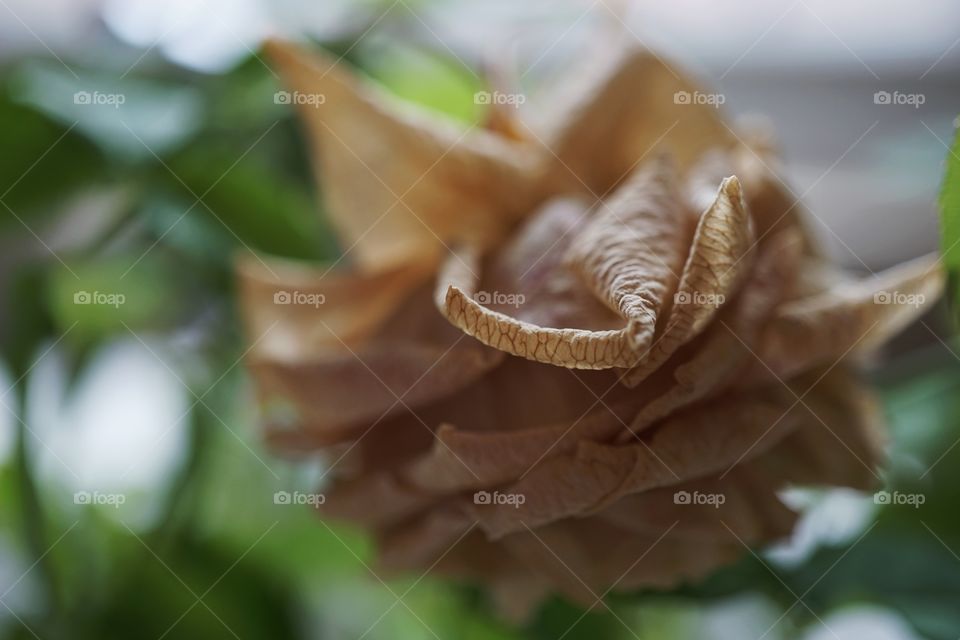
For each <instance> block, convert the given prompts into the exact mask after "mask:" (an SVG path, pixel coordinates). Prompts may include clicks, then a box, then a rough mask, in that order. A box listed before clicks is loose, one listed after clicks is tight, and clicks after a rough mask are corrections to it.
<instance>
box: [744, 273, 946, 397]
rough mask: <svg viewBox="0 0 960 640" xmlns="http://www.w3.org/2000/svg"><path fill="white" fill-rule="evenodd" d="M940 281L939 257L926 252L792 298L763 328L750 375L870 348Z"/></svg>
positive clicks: (797, 369) (791, 369)
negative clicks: (860, 277) (868, 274)
mask: <svg viewBox="0 0 960 640" xmlns="http://www.w3.org/2000/svg"><path fill="white" fill-rule="evenodd" d="M943 285H944V275H943V270H942V269H941V267H940V264H939V260H938V259H937V258H935V257H934V256H927V257H924V258H918V259H917V260H914V261H912V262H908V263H906V264H903V265H900V266H897V267H894V268H892V269H889V270H887V271H884V272H882V273H880V274H878V275H877V276H876V277H874V278H868V279H864V280H860V281H857V282H853V283H850V282H843V283H840V284H837V285H834V286H832V287H830V288H829V289H827V290H826V291H822V292H820V293H817V294H814V295H810V296H805V297H802V298H798V299H796V300H793V301H791V302H789V303H787V304H785V305H783V306H782V307H781V308H780V309H779V310H778V311H777V314H776V316H775V317H774V318H773V320H772V321H771V323H770V324H769V325H768V326H767V328H766V330H765V332H764V337H763V342H762V345H761V348H760V350H759V352H758V354H759V359H760V360H761V362H762V364H758V365H757V367H756V371H755V375H754V379H756V378H761V379H769V378H770V377H773V376H775V377H777V378H782V379H785V378H788V377H790V376H793V375H796V374H798V373H801V372H803V371H806V370H809V369H810V368H812V367H815V366H817V365H820V364H831V363H833V362H835V361H836V360H838V359H840V358H843V357H845V356H847V355H849V354H850V353H851V352H853V351H858V352H863V351H869V350H871V349H874V348H876V347H877V346H879V345H880V344H882V343H883V342H885V341H886V340H888V339H889V338H890V337H891V336H893V335H895V334H897V333H898V332H899V331H900V330H901V329H903V328H904V327H905V326H906V325H907V324H909V323H910V322H911V321H913V320H914V319H915V318H916V317H917V316H918V315H920V313H922V311H923V310H924V309H926V308H927V306H928V305H930V304H932V303H933V302H934V301H935V300H936V299H937V298H938V297H939V296H940V294H941V292H942V290H943Z"/></svg>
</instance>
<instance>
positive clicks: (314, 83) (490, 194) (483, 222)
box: [267, 42, 536, 271]
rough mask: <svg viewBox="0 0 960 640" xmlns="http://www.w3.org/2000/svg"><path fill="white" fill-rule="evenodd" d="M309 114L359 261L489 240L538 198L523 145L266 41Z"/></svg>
mask: <svg viewBox="0 0 960 640" xmlns="http://www.w3.org/2000/svg"><path fill="white" fill-rule="evenodd" d="M267 52H268V54H269V56H270V58H271V59H272V60H273V61H274V63H275V64H276V65H277V67H278V70H279V72H280V74H281V75H282V76H283V79H284V81H285V83H286V85H287V87H288V88H289V89H290V90H291V92H292V95H294V96H300V95H303V96H306V97H307V98H310V99H309V100H307V99H303V100H299V99H298V100H297V101H295V103H296V105H297V106H298V108H299V111H300V114H301V116H302V117H303V120H304V121H305V123H306V126H307V129H308V133H309V140H310V147H311V152H312V153H313V155H314V157H315V163H314V164H315V168H316V173H317V179H318V182H319V183H320V184H322V185H323V190H324V195H325V198H326V202H327V208H328V211H329V214H330V216H331V219H332V221H333V223H334V227H335V228H336V230H337V233H338V235H339V236H340V240H341V242H342V243H343V245H344V246H346V247H348V248H349V250H350V254H351V255H352V256H354V257H355V258H356V261H357V263H358V265H359V266H360V268H361V269H362V270H364V271H379V270H381V269H386V268H390V267H393V266H396V265H397V264H400V263H406V262H421V263H431V262H433V261H435V260H436V259H437V258H438V257H439V255H440V254H441V253H442V251H443V249H444V244H452V243H454V242H462V241H470V242H475V243H477V244H481V245H489V243H491V242H493V241H494V240H495V239H498V238H500V237H501V236H502V235H503V233H504V232H505V231H506V229H507V228H508V226H509V225H510V224H511V222H512V221H514V220H516V219H517V218H519V217H520V216H522V215H524V214H525V213H526V212H527V210H528V209H529V207H530V206H531V205H532V204H533V202H534V200H535V199H536V198H535V197H534V196H533V191H532V188H531V186H530V185H531V181H530V179H529V174H530V167H532V164H530V162H531V161H532V157H531V156H530V153H529V151H528V150H527V149H526V148H525V147H524V146H521V145H517V144H514V143H512V142H511V141H509V140H508V139H506V138H504V137H502V136H499V135H497V134H495V133H492V132H489V131H486V130H484V129H471V130H467V131H461V130H459V129H458V127H457V126H456V125H454V124H453V123H452V122H448V121H446V120H444V119H442V118H441V117H440V116H439V115H437V114H431V113H427V112H425V111H421V110H419V109H416V108H414V107H413V106H412V105H404V104H399V103H398V102H399V101H396V100H394V99H392V98H390V97H389V96H387V95H386V94H385V93H384V92H381V91H379V90H377V89H376V88H375V87H374V86H373V85H372V83H368V82H363V81H361V80H360V79H359V78H358V77H357V76H356V75H355V74H354V73H352V72H351V71H349V70H348V69H347V65H346V63H343V62H341V61H340V60H334V59H332V58H329V57H327V56H324V55H321V54H319V53H307V52H306V51H303V50H301V49H299V48H297V47H295V46H292V45H289V44H284V43H280V42H271V43H269V44H268V45H267Z"/></svg>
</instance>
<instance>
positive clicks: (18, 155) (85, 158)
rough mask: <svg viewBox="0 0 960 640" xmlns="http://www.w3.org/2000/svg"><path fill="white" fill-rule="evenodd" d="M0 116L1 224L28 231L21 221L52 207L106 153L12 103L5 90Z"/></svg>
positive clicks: (98, 167)
mask: <svg viewBox="0 0 960 640" xmlns="http://www.w3.org/2000/svg"><path fill="white" fill-rule="evenodd" d="M0 122H2V123H4V126H2V127H0V149H2V150H3V151H2V153H0V200H3V202H4V204H5V205H6V206H2V205H0V229H3V230H8V229H9V230H15V231H18V232H21V231H22V232H23V233H25V234H27V233H28V232H27V230H26V229H24V227H23V226H22V225H23V224H26V225H30V226H31V227H32V226H33V220H34V219H35V218H36V217H37V216H44V215H46V216H48V217H49V215H50V214H52V213H54V211H55V209H56V207H55V206H54V205H55V204H56V202H57V200H58V199H59V198H61V197H62V196H63V195H65V194H68V193H70V192H71V191H73V190H74V189H76V188H77V187H79V186H81V185H84V184H88V183H89V182H90V181H91V180H92V179H94V178H96V177H97V176H98V175H100V174H101V173H103V170H104V165H105V158H104V156H103V154H102V153H100V152H99V151H98V150H97V148H96V147H95V146H94V145H93V144H92V143H91V142H90V141H89V140H87V139H86V138H85V137H84V136H82V135H80V133H79V132H78V131H77V130H76V129H75V128H74V129H71V128H70V125H69V124H66V125H64V124H61V123H59V122H57V121H56V120H54V119H52V118H50V117H48V116H47V115H45V114H43V113H41V112H40V111H38V110H36V109H34V108H32V107H30V106H25V105H19V104H14V103H13V102H11V101H10V98H9V96H8V95H6V94H5V93H0ZM8 207H9V209H8ZM11 210H12V211H13V213H11ZM14 214H16V215H14ZM17 218H19V220H18V219H17ZM35 232H36V233H39V232H40V229H39V228H37V229H35Z"/></svg>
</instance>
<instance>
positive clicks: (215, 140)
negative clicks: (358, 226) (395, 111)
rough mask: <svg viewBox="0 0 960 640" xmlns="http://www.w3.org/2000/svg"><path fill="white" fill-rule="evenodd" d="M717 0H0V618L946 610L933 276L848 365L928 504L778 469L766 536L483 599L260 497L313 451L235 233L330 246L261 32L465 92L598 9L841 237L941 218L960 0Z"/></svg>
mask: <svg viewBox="0 0 960 640" xmlns="http://www.w3.org/2000/svg"><path fill="white" fill-rule="evenodd" d="M734 4H735V6H729V5H730V3H716V2H709V1H708V0H683V1H681V2H674V3H663V2H656V3H655V2H643V1H637V2H621V1H616V0H594V1H590V0H563V1H561V0H528V1H527V2H523V3H519V2H515V1H513V2H511V1H508V0H486V1H484V2H466V1H456V0H445V1H430V0H325V1H324V2H322V3H313V2H308V1H307V0H270V1H268V0H230V1H227V0H0V341H2V352H0V605H2V606H0V638H4V639H8V638H9V639H14V638H16V639H21V638H42V639H44V640H46V639H48V638H50V639H58V638H71V639H73V638H76V639H84V638H97V639H108V638H146V639H148V640H154V639H155V640H160V639H162V638H205V639H213V638H242V639H243V640H255V639H258V638H264V639H266V638H270V639H274V638H295V639H300V638H304V639H306V638H332V639H338V638H371V639H377V638H390V639H396V638H400V639H404V640H405V639H408V638H409V639H413V638H471V639H472V638H476V639H481V638H483V639H500V638H502V639H512V638H527V637H529V638H554V639H555V638H560V637H563V638H571V639H575V638H598V637H600V638H631V637H632V638H638V639H642V640H646V639H648V638H651V639H652V638H664V637H671V638H680V639H683V638H702V637H710V638H717V639H725V638H730V639H737V640H742V639H744V638H747V639H751V638H754V639H756V640H761V639H763V638H768V639H772V640H776V639H787V638H804V639H816V640H820V639H826V638H835V639H838V640H839V639H842V640H846V639H847V638H851V639H852V638H857V639H859V638H867V637H869V638H876V639H883V640H886V639H890V640H894V639H896V640H899V639H913V638H943V639H948V638H949V639H955V638H957V637H958V636H960V607H958V606H957V603H958V602H960V516H958V515H957V505H958V502H960V447H957V446H956V445H957V444H958V441H960V440H958V439H960V423H958V421H960V400H958V398H960V396H958V394H957V393H956V391H957V390H958V388H960V359H958V357H957V354H956V353H955V348H954V346H953V345H954V339H953V333H952V330H951V322H950V320H949V314H948V313H947V310H946V305H942V306H941V307H940V308H938V309H936V310H934V311H933V312H931V313H930V314H928V316H927V317H925V318H924V319H923V321H922V322H920V323H918V324H917V325H916V326H914V327H912V328H911V329H910V330H908V332H906V333H905V334H904V335H903V336H901V337H900V338H899V339H898V340H897V341H895V343H894V344H893V345H891V347H890V348H889V349H888V350H887V352H886V353H885V354H884V355H883V357H882V358H880V359H879V360H878V361H877V362H875V363H873V364H872V367H871V370H870V375H871V377H872V378H873V379H874V381H875V382H876V384H877V385H878V386H879V388H880V390H881V391H882V394H883V399H884V406H885V410H886V414H887V416H888V420H889V421H890V423H891V430H892V435H891V463H890V465H889V468H888V469H887V470H886V471H885V473H884V477H885V481H886V484H887V487H886V489H887V490H889V491H894V490H897V491H902V492H906V493H910V494H911V495H919V496H923V500H922V504H920V505H916V504H914V505H910V504H901V505H883V504H877V503H876V501H875V499H874V496H873V495H862V494H858V493H855V492H851V491H844V490H836V491H829V492H823V491H819V492H814V491H796V492H794V493H792V494H791V496H790V499H791V500H792V501H793V503H794V504H795V505H797V506H798V507H802V508H803V509H804V510H805V516H804V518H803V520H802V524H801V526H800V528H799V529H798V531H797V532H796V534H795V536H794V538H793V539H792V540H789V541H786V542H784V543H783V544H782V545H779V546H778V547H776V548H773V549H767V550H763V552H762V553H760V554H759V555H755V556H748V557H746V558H744V559H743V561H742V562H740V563H739V564H738V565H736V566H734V567H731V568H729V569H727V570H724V571H721V572H720V573H719V574H717V575H716V576H714V577H713V578H712V579H710V580H709V581H707V583H705V584H703V585H695V586H691V587H689V588H684V589H680V590H678V591H676V592H674V593H666V594H665V593H656V594H654V593H649V594H637V596H636V597H630V598H619V599H617V600H615V601H614V602H613V603H612V606H613V608H614V611H615V612H616V615H611V614H608V613H591V614H588V615H587V616H585V617H582V618H581V617H580V616H581V612H580V611H578V610H576V609H574V608H572V607H570V606H568V605H565V604H564V603H562V602H560V601H556V602H552V603H550V604H549V605H548V606H546V607H545V608H544V609H543V610H542V611H540V612H539V613H538V615H537V617H536V618H535V619H534V620H532V621H531V622H530V623H529V625H527V626H526V627H523V628H520V629H516V628H511V627H508V626H506V625H504V624H502V623H500V622H498V621H497V620H496V619H495V618H493V617H492V616H491V613H490V608H489V606H488V603H487V601H486V600H485V598H484V594H482V593H480V592H478V591H475V590H473V589H471V588H470V587H469V585H450V584H444V583H440V582H437V581H434V580H432V579H431V578H429V577H427V578H423V579H420V578H419V577H418V576H412V577H410V579H409V580H406V581H403V580H401V581H397V580H389V581H383V580H381V579H380V577H379V576H377V575H376V574H374V573H373V572H371V571H370V570H369V568H368V564H369V562H370V560H371V549H370V545H369V542H368V541H367V540H365V539H364V538H363V536H361V535H359V534H358V533H357V532H355V531H350V530H347V529H343V528H340V527H334V526H332V525H329V524H327V523H324V522H322V521H320V520H319V519H317V518H315V517H313V515H312V514H311V512H310V509H309V507H305V506H303V505H294V504H283V503H282V502H283V501H282V500H281V501H280V502H281V504H277V503H276V502H277V501H275V500H274V494H275V492H278V491H280V492H288V493H290V492H295V491H304V492H312V491H314V490H315V487H316V483H317V481H318V478H319V477H320V476H321V475H322V473H323V468H322V466H321V465H320V463H318V462H303V463H292V462H289V461H283V460H278V459H277V458H275V457H273V456H271V455H270V454H269V453H268V452H266V451H264V449H263V448H262V446H261V444H260V441H259V439H258V436H257V432H256V417H257V410H256V407H255V406H254V403H253V402H252V394H251V393H250V389H249V382H248V380H247V379H246V376H245V373H244V371H243V366H242V358H243V355H244V348H245V347H244V344H243V340H242V338H241V335H240V330H239V323H238V320H237V315H236V310H235V307H234V298H233V293H234V292H233V278H232V273H231V259H232V256H233V255H235V253H236V252H237V251H238V250H246V249H253V250H256V251H261V252H265V253H270V254H275V255H281V256H287V257H291V258H298V259H304V260H310V261H316V262H326V261H330V260H333V259H335V258H336V257H337V255H338V251H339V248H338V247H337V246H336V243H335V241H334V240H333V239H332V237H331V235H330V233H329V230H328V228H327V226H326V224H325V222H324V217H323V209H322V204H321V203H322V194H319V193H318V191H317V188H316V186H315V185H314V184H313V182H312V180H311V177H310V175H311V174H310V168H309V163H308V158H307V152H306V148H305V144H304V141H303V139H302V138H301V136H300V134H299V130H298V127H297V123H296V121H295V120H294V117H293V112H292V108H291V107H290V106H289V105H284V104H277V103H276V101H275V100H274V94H275V92H276V91H277V90H278V89H279V88H280V86H279V84H278V78H277V75H276V73H275V72H274V71H273V70H272V69H271V68H270V65H269V64H268V62H267V61H266V60H265V59H264V58H262V57H261V56H260V55H259V51H260V47H261V43H262V40H263V39H264V38H265V37H268V36H284V37H290V38H297V39H304V38H306V39H310V40H313V41H315V42H316V43H317V45H318V46H323V47H326V48H328V49H330V50H331V51H333V52H335V53H336V54H338V55H343V56H344V57H345V58H346V59H347V60H349V61H350V62H351V63H353V64H354V65H356V66H358V67H360V68H362V69H363V70H364V71H366V72H367V73H368V74H369V75H371V76H373V77H374V78H375V79H377V80H378V81H380V82H381V83H383V84H384V85H385V86H386V87H387V88H388V89H389V90H391V91H393V92H395V93H396V94H398V95H400V96H401V97H403V98H406V99H408V100H411V101H414V102H417V103H420V104H422V105H424V106H426V107H429V108H432V109H435V110H438V111H441V112H444V113H446V114H448V115H451V116H453V117H455V118H458V119H460V120H461V121H463V122H464V123H469V122H475V121H477V120H478V119H479V118H480V117H481V115H482V113H481V111H480V108H481V107H479V106H478V105H476V104H475V103H474V100H473V94H474V93H475V92H477V91H480V90H484V89H485V88H486V84H485V82H484V80H483V73H482V69H483V68H484V66H485V65H487V64H489V63H490V62H491V61H496V60H502V59H506V60H508V61H510V62H511V63H512V64H514V65H515V68H516V70H517V74H516V75H517V79H518V81H519V82H520V83H521V85H522V87H523V89H524V92H525V93H528V94H529V95H530V97H531V99H530V100H529V101H528V103H527V104H525V105H524V106H523V108H524V109H526V110H528V111H529V112H531V113H535V112H536V110H537V96H538V90H539V88H540V87H549V86H551V85H554V84H555V83H556V82H558V81H562V80H563V79H564V77H565V74H566V71H567V69H568V68H569V66H570V63H571V62H572V61H574V60H576V58H577V57H578V56H581V55H583V53H584V51H585V50H588V49H589V48H590V46H591V43H592V42H594V41H595V38H596V34H597V32H598V30H600V29H609V28H610V27H611V25H615V26H616V27H617V28H620V29H626V30H628V31H629V33H630V34H632V35H633V36H634V37H636V38H637V40H639V41H640V42H642V43H644V44H646V45H648V46H650V47H652V48H655V49H656V50H657V51H658V52H660V53H662V54H664V55H665V56H667V57H670V58H672V59H674V60H676V61H678V62H680V63H681V64H683V65H685V66H686V67H687V68H688V69H690V70H691V71H693V72H694V73H695V74H698V75H699V76H701V77H702V78H703V79H704V80H705V81H706V82H707V83H709V84H710V85H712V86H714V87H716V88H717V90H718V91H719V92H720V93H722V95H724V96H725V98H726V104H725V105H724V106H725V108H726V109H727V110H728V111H729V112H730V113H731V114H732V115H734V116H752V115H754V114H762V115H763V116H764V117H766V118H767V119H768V120H769V121H770V122H771V123H772V124H773V126H774V127H775V129H776V131H777V132H778V136H779V138H780V141H781V143H782V148H783V153H784V157H785V161H786V170H787V176H788V178H789V181H790V183H791V184H792V186H793V189H794V191H795V193H796V195H797V196H798V197H802V198H803V200H804V202H805V204H806V205H807V207H808V209H809V212H810V214H811V220H812V223H811V226H812V227H813V228H814V230H815V232H816V234H817V235H818V236H819V237H820V238H821V240H822V241H823V244H824V246H825V247H826V248H827V250H828V251H829V253H830V254H831V255H832V256H833V257H834V258H835V259H836V260H837V261H838V262H840V263H842V264H843V265H845V266H846V267H848V268H850V269H851V270H854V271H858V272H861V273H864V274H869V273H870V272H872V271H878V270H880V269H882V268H884V267H887V266H889V265H891V264H893V263H896V262H900V261H902V260H905V259H908V258H911V257H914V256H918V255H921V254H924V253H928V252H930V251H935V250H937V247H938V245H939V239H938V235H939V234H938V216H937V200H938V194H939V192H940V184H941V181H942V179H943V178H942V177H943V174H944V168H945V165H944V160H945V158H947V157H948V153H949V147H950V145H951V144H952V140H953V137H954V133H953V126H954V125H953V123H954V118H955V117H956V116H957V113H958V112H960V83H958V82H957V81H956V78H957V74H958V72H960V5H958V4H957V3H956V2H953V1H952V0H910V1H904V0H890V1H888V2H884V3H883V4H882V7H881V6H879V5H878V3H876V2H867V1H866V0H847V1H846V2H843V3H837V2H828V1H827V0H795V1H790V0H778V1H775V2H770V1H761V0H741V1H740V2H737V3H734ZM878 92H879V93H878ZM884 92H885V93H886V94H887V95H888V96H893V97H892V98H891V99H890V100H885V99H884V98H883V97H882V95H883V94H884ZM878 95H879V96H881V97H879V98H878ZM897 95H900V96H913V99H911V100H906V101H900V102H899V103H898V100H897V97H896V96H897ZM918 96H919V97H920V98H918ZM955 157H956V156H954V158H955ZM957 161H958V162H960V160H957ZM103 292H109V293H108V294H104V293H103ZM111 296H112V297H111ZM578 618H580V619H579V621H578Z"/></svg>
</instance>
